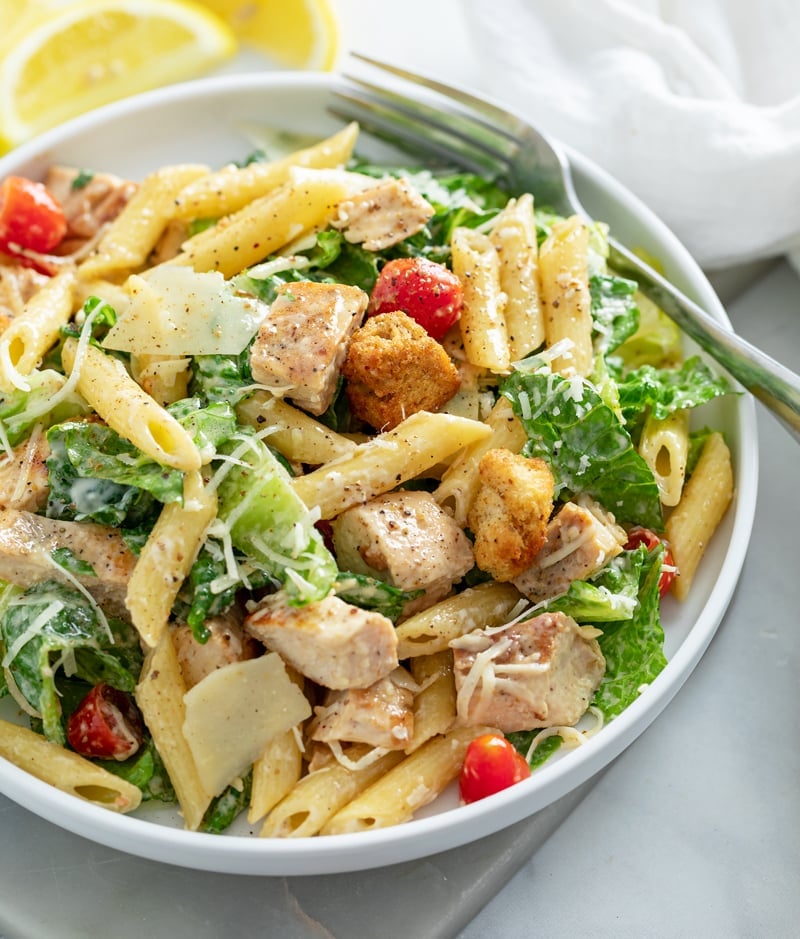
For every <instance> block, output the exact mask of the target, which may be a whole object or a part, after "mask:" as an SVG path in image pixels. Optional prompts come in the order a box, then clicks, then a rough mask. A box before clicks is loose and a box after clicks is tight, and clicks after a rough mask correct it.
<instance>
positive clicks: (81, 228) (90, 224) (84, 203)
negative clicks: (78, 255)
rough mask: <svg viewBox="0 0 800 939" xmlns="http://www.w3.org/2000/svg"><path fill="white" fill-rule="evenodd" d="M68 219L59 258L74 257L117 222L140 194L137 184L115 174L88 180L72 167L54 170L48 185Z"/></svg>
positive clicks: (51, 168) (93, 176)
mask: <svg viewBox="0 0 800 939" xmlns="http://www.w3.org/2000/svg"><path fill="white" fill-rule="evenodd" d="M84 180H85V181H84ZM44 184H45V186H46V187H47V188H48V189H49V190H50V192H51V193H52V194H53V195H54V196H55V197H56V199H57V200H58V202H59V203H60V205H61V208H62V209H63V211H64V215H65V217H66V219H67V233H66V235H65V236H64V240H63V241H62V242H61V244H60V245H59V247H58V253H59V254H71V253H73V252H74V251H76V250H77V249H78V248H80V247H81V245H83V244H84V243H85V242H87V241H89V240H91V239H92V238H94V236H95V235H96V234H97V233H98V232H99V231H100V229H101V228H103V227H104V226H105V225H106V223H108V222H111V221H113V220H114V219H115V218H116V217H117V215H119V213H120V212H121V211H122V209H123V208H124V207H125V205H126V204H127V202H128V200H129V199H130V198H131V196H132V195H133V194H134V193H135V192H136V189H137V188H138V187H137V184H136V183H134V182H130V181H129V180H125V179H121V178H120V177H119V176H114V175H113V174H112V173H93V174H91V175H89V176H86V177H84V176H83V174H82V173H81V172H80V170H77V169H75V168H73V167H71V166H59V165H56V166H52V167H50V169H49V170H48V173H47V176H46V178H45V181H44Z"/></svg>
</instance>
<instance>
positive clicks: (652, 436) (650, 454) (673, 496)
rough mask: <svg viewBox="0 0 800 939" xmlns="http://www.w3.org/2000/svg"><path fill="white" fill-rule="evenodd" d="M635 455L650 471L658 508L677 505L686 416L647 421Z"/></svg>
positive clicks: (686, 438)
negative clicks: (654, 482)
mask: <svg viewBox="0 0 800 939" xmlns="http://www.w3.org/2000/svg"><path fill="white" fill-rule="evenodd" d="M639 455H640V456H641V457H642V459H643V460H644V461H645V462H646V463H647V465H648V466H649V467H650V469H651V470H652V471H653V476H654V477H655V481H656V485H657V486H658V491H659V494H660V496H661V502H662V504H663V505H667V506H673V505H677V504H678V500H679V499H680V497H681V492H682V490H683V481H684V478H685V476H686V460H687V458H688V456H689V412H688V411H686V410H682V411H675V412H673V413H672V414H670V415H669V417H666V418H664V419H663V420H656V419H655V418H653V417H648V418H647V420H646V421H645V423H644V427H643V429H642V435H641V437H640V439H639Z"/></svg>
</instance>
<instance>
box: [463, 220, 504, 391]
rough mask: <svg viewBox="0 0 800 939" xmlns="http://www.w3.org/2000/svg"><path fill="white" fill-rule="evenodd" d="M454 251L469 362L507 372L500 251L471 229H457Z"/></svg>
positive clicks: (484, 236)
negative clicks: (461, 289)
mask: <svg viewBox="0 0 800 939" xmlns="http://www.w3.org/2000/svg"><path fill="white" fill-rule="evenodd" d="M451 249H452V264H453V272H454V273H455V274H456V275H457V276H458V278H459V280H460V281H461V284H462V286H463V290H464V298H463V306H462V309H461V316H460V318H459V321H458V322H459V327H460V329H461V338H462V341H463V343H464V353H465V355H466V357H467V361H468V362H471V363H472V364H473V365H478V366H481V367H482V368H488V369H491V370H492V371H493V372H499V373H504V372H507V371H508V370H509V367H510V365H511V352H510V349H509V343H508V330H507V329H506V321H505V315H504V311H505V304H506V296H505V294H504V293H503V291H502V289H501V287H500V260H499V258H498V255H497V251H496V250H495V247H494V245H493V244H492V242H491V241H490V240H489V238H488V236H487V235H483V234H481V233H480V232H477V231H475V230H473V229H471V228H456V229H455V231H454V232H453V238H452V243H451Z"/></svg>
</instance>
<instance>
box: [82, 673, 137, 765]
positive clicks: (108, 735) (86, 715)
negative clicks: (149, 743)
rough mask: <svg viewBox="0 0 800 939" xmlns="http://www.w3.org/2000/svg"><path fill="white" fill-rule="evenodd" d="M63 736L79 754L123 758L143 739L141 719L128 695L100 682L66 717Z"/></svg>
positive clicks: (133, 750) (104, 757)
mask: <svg viewBox="0 0 800 939" xmlns="http://www.w3.org/2000/svg"><path fill="white" fill-rule="evenodd" d="M67 740H68V741H69V745H70V746H71V747H72V749H73V750H75V751H76V752H77V753H80V754H81V756H93V757H97V758H98V759H101V760H126V759H127V758H128V757H129V756H133V754H134V753H136V751H137V750H138V749H139V747H141V745H142V743H143V741H144V723H143V721H142V717H141V714H139V711H138V710H137V708H136V705H135V704H134V703H133V700H132V699H131V697H130V695H127V694H125V692H124V691H119V690H117V689H116V688H112V687H111V686H110V685H107V684H106V683H105V682H100V684H99V685H95V686H94V688H92V690H91V691H90V692H89V694H87V695H86V697H85V698H84V699H83V701H81V703H80V704H79V705H78V707H77V708H76V709H75V711H74V712H73V713H72V715H71V716H70V718H69V720H68V721H67Z"/></svg>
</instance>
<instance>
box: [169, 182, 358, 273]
mask: <svg viewBox="0 0 800 939" xmlns="http://www.w3.org/2000/svg"><path fill="white" fill-rule="evenodd" d="M350 177H353V174H348V173H346V172H344V171H341V170H310V169H308V170H294V171H293V172H292V175H291V177H290V180H289V182H287V183H285V184H284V185H283V186H280V187H279V188H278V189H276V190H275V191H274V192H272V193H270V194H269V195H267V196H262V197H261V198H260V199H255V200H254V201H253V202H250V203H248V204H247V205H246V206H245V207H244V208H242V209H240V210H239V211H238V212H234V214H233V215H228V216H225V218H223V219H221V220H220V221H219V222H218V223H217V224H216V225H214V226H212V227H211V228H207V229H206V230H205V231H202V232H200V233H199V234H197V235H195V236H194V237H193V238H190V239H189V240H188V241H187V242H185V244H184V245H183V250H182V252H181V253H180V254H179V255H177V257H175V258H174V259H173V260H172V261H169V262H168V263H169V264H187V265H189V266H191V267H193V268H194V269H195V270H196V271H220V272H221V273H222V274H223V275H224V276H225V277H233V275H234V274H238V273H240V272H241V271H243V270H244V269H245V268H247V267H251V266H252V265H253V264H256V263H257V262H258V261H262V260H263V259H264V258H265V257H267V256H268V255H270V254H274V253H275V252H276V251H278V250H279V249H280V248H282V247H283V246H284V245H287V244H289V242H291V241H294V240H295V239H296V238H297V237H298V236H300V235H301V234H303V233H305V232H309V231H311V230H312V229H314V228H316V227H318V226H320V225H324V224H325V223H326V222H327V221H329V220H330V219H331V218H333V215H334V213H335V211H336V206H337V205H338V204H339V202H341V201H342V199H344V198H345V197H346V196H348V195H350V193H351V192H352V191H353V183H352V179H351V178H350ZM353 178H354V177H353ZM358 185H359V186H361V185H363V183H360V182H359V184H358Z"/></svg>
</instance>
